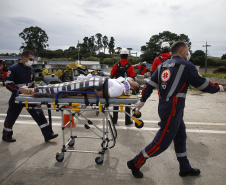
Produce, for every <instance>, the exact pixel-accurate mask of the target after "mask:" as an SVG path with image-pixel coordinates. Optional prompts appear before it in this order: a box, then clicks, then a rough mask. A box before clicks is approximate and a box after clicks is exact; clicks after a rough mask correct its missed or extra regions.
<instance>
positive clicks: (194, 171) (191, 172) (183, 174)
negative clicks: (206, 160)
mask: <svg viewBox="0 0 226 185" xmlns="http://www.w3.org/2000/svg"><path fill="white" fill-rule="evenodd" d="M200 173H201V172H200V170H199V169H196V168H191V169H190V170H189V171H187V172H180V173H179V175H180V176H181V177H186V176H198V175H200Z"/></svg>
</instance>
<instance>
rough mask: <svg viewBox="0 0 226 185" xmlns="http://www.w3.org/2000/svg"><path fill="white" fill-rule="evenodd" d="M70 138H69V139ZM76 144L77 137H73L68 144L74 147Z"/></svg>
mask: <svg viewBox="0 0 226 185" xmlns="http://www.w3.org/2000/svg"><path fill="white" fill-rule="evenodd" d="M69 140H70V138H69V139H68V141H69ZM74 144H75V139H72V140H71V141H70V142H69V143H68V146H70V147H73V146H74Z"/></svg>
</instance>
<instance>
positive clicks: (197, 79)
mask: <svg viewBox="0 0 226 185" xmlns="http://www.w3.org/2000/svg"><path fill="white" fill-rule="evenodd" d="M171 51H172V55H173V57H172V59H169V60H167V61H166V62H164V63H162V64H160V65H159V66H158V68H157V70H156V71H155V72H154V74H153V75H152V76H151V79H150V80H149V81H148V82H147V84H146V87H145V88H144V89H143V91H142V98H141V99H140V101H138V102H137V105H136V108H138V109H140V108H141V107H142V106H143V105H144V103H145V101H146V100H147V98H148V97H149V96H150V95H151V93H152V91H153V89H154V88H157V87H158V91H159V106H158V114H159V117H160V119H161V122H162V125H161V128H160V129H159V130H158V132H157V134H156V136H155V137H154V139H153V141H152V142H151V143H150V144H149V145H147V146H146V147H145V148H144V149H143V150H142V151H141V152H140V153H139V154H138V155H137V156H135V157H134V159H132V160H130V161H128V162H127V166H128V168H129V169H131V171H132V174H133V176H134V177H136V178H142V177H143V173H142V172H141V171H140V168H141V167H142V166H143V165H144V163H145V161H146V160H147V159H149V158H151V157H155V156H157V155H159V154H161V153H162V152H164V151H165V150H166V149H167V148H168V147H169V145H170V144H171V142H172V141H173V142H174V148H175V153H176V156H177V160H178V162H179V166H180V173H179V175H180V176H181V177H185V176H197V175H199V174H200V170H199V169H195V168H192V167H191V165H190V163H189V160H188V158H187V153H186V138H187V136H186V128H185V123H184V121H183V113H184V106H185V98H186V93H187V89H188V86H189V84H191V85H192V86H194V87H195V88H197V89H199V90H201V91H203V92H208V93H216V92H218V91H219V90H222V91H223V87H222V86H219V85H218V84H214V83H212V82H210V81H208V80H207V79H206V78H202V77H201V76H199V74H198V71H197V69H196V67H195V66H194V65H193V64H192V63H191V62H189V61H188V60H189V58H190V57H189V56H190V53H189V48H188V46H187V44H186V43H184V42H182V41H178V42H175V43H174V44H173V45H172V47H171Z"/></svg>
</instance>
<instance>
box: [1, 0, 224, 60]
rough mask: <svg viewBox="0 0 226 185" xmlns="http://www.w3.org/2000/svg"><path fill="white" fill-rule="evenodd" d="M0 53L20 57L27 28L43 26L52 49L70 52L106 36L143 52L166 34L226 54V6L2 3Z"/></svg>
mask: <svg viewBox="0 0 226 185" xmlns="http://www.w3.org/2000/svg"><path fill="white" fill-rule="evenodd" d="M0 7H1V9H0V10H1V11H0V25H1V27H0V53H6V52H8V53H19V48H20V46H21V45H22V42H23V39H22V38H20V37H19V33H21V32H22V31H23V29H24V28H28V27H30V26H38V27H40V28H41V29H43V30H45V32H46V33H47V35H48V37H49V41H48V44H49V49H51V50H56V49H68V48H69V47H70V46H76V45H77V43H78V40H79V41H80V42H83V38H84V37H86V36H87V37H90V36H92V35H95V34H96V33H101V34H102V35H103V36H104V35H106V36H107V37H108V38H109V39H110V37H114V38H115V46H116V47H122V48H133V50H134V51H138V52H139V51H140V48H141V46H143V45H145V44H146V42H148V41H149V39H150V38H151V37H152V36H153V35H156V34H159V33H160V32H163V31H170V32H172V33H176V34H185V35H188V37H189V38H190V41H191V42H192V46H191V50H192V51H193V52H194V51H196V50H203V51H205V47H203V45H205V44H206V41H207V42H208V44H209V45H211V47H209V48H208V54H209V55H211V56H215V57H221V56H222V55H223V54H225V53H226V21H225V18H226V0H189V1H185V0H0Z"/></svg>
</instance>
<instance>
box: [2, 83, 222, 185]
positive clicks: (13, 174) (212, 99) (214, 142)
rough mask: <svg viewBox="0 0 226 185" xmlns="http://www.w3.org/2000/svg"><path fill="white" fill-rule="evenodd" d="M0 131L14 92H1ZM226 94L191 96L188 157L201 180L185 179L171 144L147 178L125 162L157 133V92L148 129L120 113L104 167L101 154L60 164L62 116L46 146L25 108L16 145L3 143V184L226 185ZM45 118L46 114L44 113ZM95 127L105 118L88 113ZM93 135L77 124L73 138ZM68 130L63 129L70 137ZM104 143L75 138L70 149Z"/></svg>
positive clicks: (72, 155) (146, 116) (148, 108)
mask: <svg viewBox="0 0 226 185" xmlns="http://www.w3.org/2000/svg"><path fill="white" fill-rule="evenodd" d="M0 94H1V96H0V102H1V104H0V129H1V130H2V128H3V122H4V119H5V116H6V113H7V107H8V105H7V103H8V99H9V97H10V93H9V91H8V90H6V89H5V88H4V87H0ZM225 97H226V93H225V92H220V93H217V94H213V95H211V94H204V93H201V92H199V91H189V92H188V95H187V102H186V108H185V113H184V121H185V123H186V127H187V135H188V139H187V150H188V151H187V153H188V157H189V159H190V162H191V165H192V166H193V167H196V168H199V169H200V170H201V175H200V176H199V177H186V178H181V177H180V176H179V175H178V173H179V165H178V162H177V160H176V156H175V152H174V147H173V144H171V146H170V147H169V148H168V149H167V150H166V151H165V152H164V153H162V154H161V155H159V156H157V157H154V158H151V159H149V160H148V161H147V162H146V164H145V165H144V166H143V167H142V168H141V171H142V172H143V173H144V178H143V179H135V178H134V177H133V176H132V174H131V172H130V170H129V169H128V168H127V166H126V162H127V161H128V160H130V159H132V158H133V157H134V156H135V155H136V154H138V153H139V152H140V151H141V150H142V149H143V148H144V147H145V146H146V145H147V144H148V143H149V142H150V141H151V140H152V139H153V137H154V136H155V133H156V131H157V130H158V126H157V122H158V121H159V118H158V114H157V104H158V97H157V92H156V91H154V93H153V95H152V96H151V97H150V98H149V99H148V101H147V103H146V104H145V106H144V107H143V108H142V109H141V111H142V120H143V121H144V127H143V128H141V129H137V128H136V127H135V126H134V125H131V126H125V125H124V122H123V119H124V115H123V114H119V116H120V117H119V122H118V124H117V125H116V129H117V132H118V137H117V139H116V145H115V147H113V148H111V149H109V150H107V151H106V153H105V156H104V162H103V164H102V165H98V164H96V162H95V158H96V157H98V156H99V155H98V154H92V153H77V152H66V153H65V156H64V160H63V161H62V162H57V161H56V152H60V151H61V148H62V130H61V127H60V125H61V117H60V113H59V112H56V111H52V114H53V130H54V131H55V133H58V134H59V137H58V138H56V139H55V140H53V141H51V142H48V143H45V142H44V139H43V136H42V134H41V132H40V130H39V128H38V126H37V124H36V123H35V122H34V121H33V119H32V118H31V117H30V116H29V115H28V113H27V111H26V110H25V109H24V110H23V111H22V113H21V115H20V117H19V118H18V120H17V122H16V124H15V125H14V127H13V130H14V137H15V138H16V139H17V141H16V142H15V143H6V142H3V141H0V174H1V175H0V184H3V185H5V184H15V185H16V184H53V185H56V184H79V185H80V184H85V185H88V184H98V185H106V184H113V185H116V184H123V185H127V184H128V185H129V184H130V185H135V184H139V185H140V184H143V185H147V184H149V185H150V184H152V185H155V184H160V185H171V184H172V185H177V184H183V185H203V184H205V185H213V184H216V185H223V184H226V175H225V174H226V162H225V161H226V160H225V158H226V98H225ZM45 113H46V115H47V112H46V111H45ZM85 115H86V116H87V117H88V118H90V119H91V120H92V121H93V122H94V123H96V124H97V125H100V126H101V125H102V122H101V115H99V116H96V114H95V112H89V113H85ZM88 131H89V130H87V129H84V127H83V126H81V125H79V124H78V125H77V126H76V127H74V128H73V133H74V132H75V133H76V134H80V135H86V134H88V135H89V132H88ZM69 134H70V130H69V129H66V130H65V135H66V137H67V136H68V137H69ZM100 148H101V140H95V139H91V140H90V139H76V140H75V145H74V147H72V149H76V150H100Z"/></svg>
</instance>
